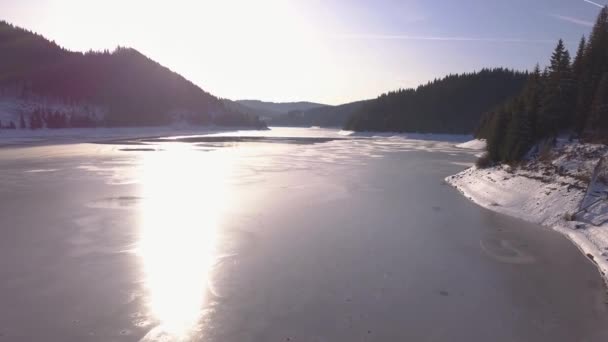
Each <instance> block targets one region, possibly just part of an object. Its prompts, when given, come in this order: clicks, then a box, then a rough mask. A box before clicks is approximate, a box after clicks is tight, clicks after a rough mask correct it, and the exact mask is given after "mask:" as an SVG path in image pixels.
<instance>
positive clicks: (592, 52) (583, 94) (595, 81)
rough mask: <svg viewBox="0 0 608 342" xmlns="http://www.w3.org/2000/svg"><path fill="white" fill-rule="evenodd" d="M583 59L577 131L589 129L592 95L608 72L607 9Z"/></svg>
mask: <svg viewBox="0 0 608 342" xmlns="http://www.w3.org/2000/svg"><path fill="white" fill-rule="evenodd" d="M584 56H585V57H584V59H583V61H584V62H583V76H582V78H581V80H580V81H579V84H580V87H581V88H582V89H581V90H580V91H579V99H578V101H577V102H578V108H577V114H579V115H578V117H577V124H578V126H579V130H580V131H581V132H582V128H584V127H590V123H588V122H587V120H588V118H589V114H590V113H591V106H592V103H593V99H594V94H595V93H596V92H597V88H598V86H599V83H600V80H601V78H602V75H603V74H604V73H605V72H607V71H608V7H604V8H603V9H602V10H601V11H600V14H599V15H598V18H597V20H596V22H595V25H594V26H593V30H592V32H591V35H590V36H589V42H588V43H587V46H586V49H585V54H584Z"/></svg>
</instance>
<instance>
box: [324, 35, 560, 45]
mask: <svg viewBox="0 0 608 342" xmlns="http://www.w3.org/2000/svg"><path fill="white" fill-rule="evenodd" d="M331 38H334V39H352V40H413V41H442V42H487V43H551V44H553V43H555V41H554V40H549V39H521V38H483V37H458V36H410V35H402V34H338V35H332V36H331Z"/></svg>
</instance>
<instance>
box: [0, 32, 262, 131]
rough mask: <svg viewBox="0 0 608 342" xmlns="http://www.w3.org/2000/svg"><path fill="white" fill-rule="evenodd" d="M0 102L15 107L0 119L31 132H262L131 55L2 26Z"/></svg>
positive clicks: (251, 120)
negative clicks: (65, 44)
mask: <svg viewBox="0 0 608 342" xmlns="http://www.w3.org/2000/svg"><path fill="white" fill-rule="evenodd" d="M0 96H1V97H2V99H0V100H1V101H2V103H5V104H6V103H9V104H10V105H6V106H5V107H7V108H17V109H15V110H16V112H15V111H13V112H10V113H8V114H7V115H8V116H7V115H5V117H8V118H10V119H11V122H12V123H13V125H12V126H16V127H21V126H22V125H19V124H17V122H15V121H16V120H18V121H25V126H27V127H28V128H41V127H47V128H55V127H71V126H97V125H104V126H139V125H166V124H170V123H175V122H184V123H188V124H218V125H239V126H241V125H242V126H257V127H261V126H264V124H263V123H262V122H260V121H259V119H258V118H257V117H255V116H253V115H250V114H247V113H241V112H238V111H236V110H232V109H229V108H227V107H226V106H225V104H224V103H223V101H221V100H220V99H218V98H216V97H215V96H212V95H210V94H209V93H206V92H205V91H203V90H202V89H201V88H199V87H198V86H196V85H195V84H193V83H192V82H190V81H188V80H186V79H185V78H184V77H182V76H180V75H179V74H177V73H175V72H172V71H171V70H169V69H167V68H166V67H163V66H162V65H160V64H158V63H157V62H155V61H153V60H151V59H149V58H148V57H146V56H144V55H142V54H141V53H139V52H138V51H136V50H134V49H130V48H118V49H116V50H115V51H113V52H109V51H107V50H106V51H102V52H88V53H78V52H71V51H68V50H65V49H63V48H61V47H60V46H58V45H57V44H55V43H54V42H50V41H48V40H47V39H45V38H44V37H42V36H40V35H37V34H34V33H32V32H29V31H27V30H24V29H21V28H18V27H15V26H12V25H10V24H8V23H6V22H3V21H2V22H0ZM14 103H17V104H18V105H13V104H14ZM49 103H51V104H53V105H52V106H50V105H48V104H49ZM1 107H2V106H0V109H2V108H1ZM91 108H94V109H95V110H92V109H91ZM5 114H6V113H5ZM11 115H12V116H11ZM5 127H11V125H10V124H9V123H8V122H7V123H5Z"/></svg>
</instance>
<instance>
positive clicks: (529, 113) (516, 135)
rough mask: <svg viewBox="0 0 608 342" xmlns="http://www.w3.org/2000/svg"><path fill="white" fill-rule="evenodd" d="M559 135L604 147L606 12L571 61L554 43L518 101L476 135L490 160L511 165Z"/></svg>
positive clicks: (607, 124)
mask: <svg viewBox="0 0 608 342" xmlns="http://www.w3.org/2000/svg"><path fill="white" fill-rule="evenodd" d="M559 134H569V135H570V136H572V137H579V138H582V139H583V140H586V141H591V142H603V143H606V142H608V7H605V8H603V9H602V10H601V12H600V14H599V16H598V18H597V21H596V23H595V26H594V27H593V30H592V32H591V35H590V36H589V39H585V38H584V37H583V38H582V40H581V42H580V44H579V46H578V49H577V51H576V55H575V56H574V59H572V58H571V56H570V53H569V52H568V50H566V49H565V47H564V44H563V42H562V41H561V40H560V41H559V42H558V44H557V47H556V48H555V50H554V52H553V54H552V56H551V61H550V65H549V66H548V67H547V68H546V69H544V70H542V71H541V70H540V68H539V67H537V68H536V70H535V71H534V73H533V74H532V75H531V77H530V79H529V81H528V82H527V84H526V86H525V88H524V89H523V91H522V92H521V94H519V96H517V97H515V98H513V99H512V100H510V101H507V102H506V103H504V104H503V105H502V106H500V107H499V108H497V109H496V110H493V111H490V112H488V113H486V114H485V115H484V117H483V119H482V121H481V123H480V125H479V128H478V130H477V134H476V135H477V136H478V137H480V138H487V140H488V153H489V155H488V156H489V158H490V160H492V161H502V162H511V161H516V160H519V159H521V158H522V157H523V156H524V155H525V154H526V152H527V151H528V150H529V149H530V148H531V147H532V146H533V145H534V144H535V143H536V142H538V141H540V140H543V139H547V138H552V137H555V136H557V135H559Z"/></svg>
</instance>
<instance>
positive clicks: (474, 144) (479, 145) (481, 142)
mask: <svg viewBox="0 0 608 342" xmlns="http://www.w3.org/2000/svg"><path fill="white" fill-rule="evenodd" d="M456 147H458V148H464V149H467V150H485V149H486V140H485V139H473V140H470V141H467V142H464V143H462V144H458V145H456Z"/></svg>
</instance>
